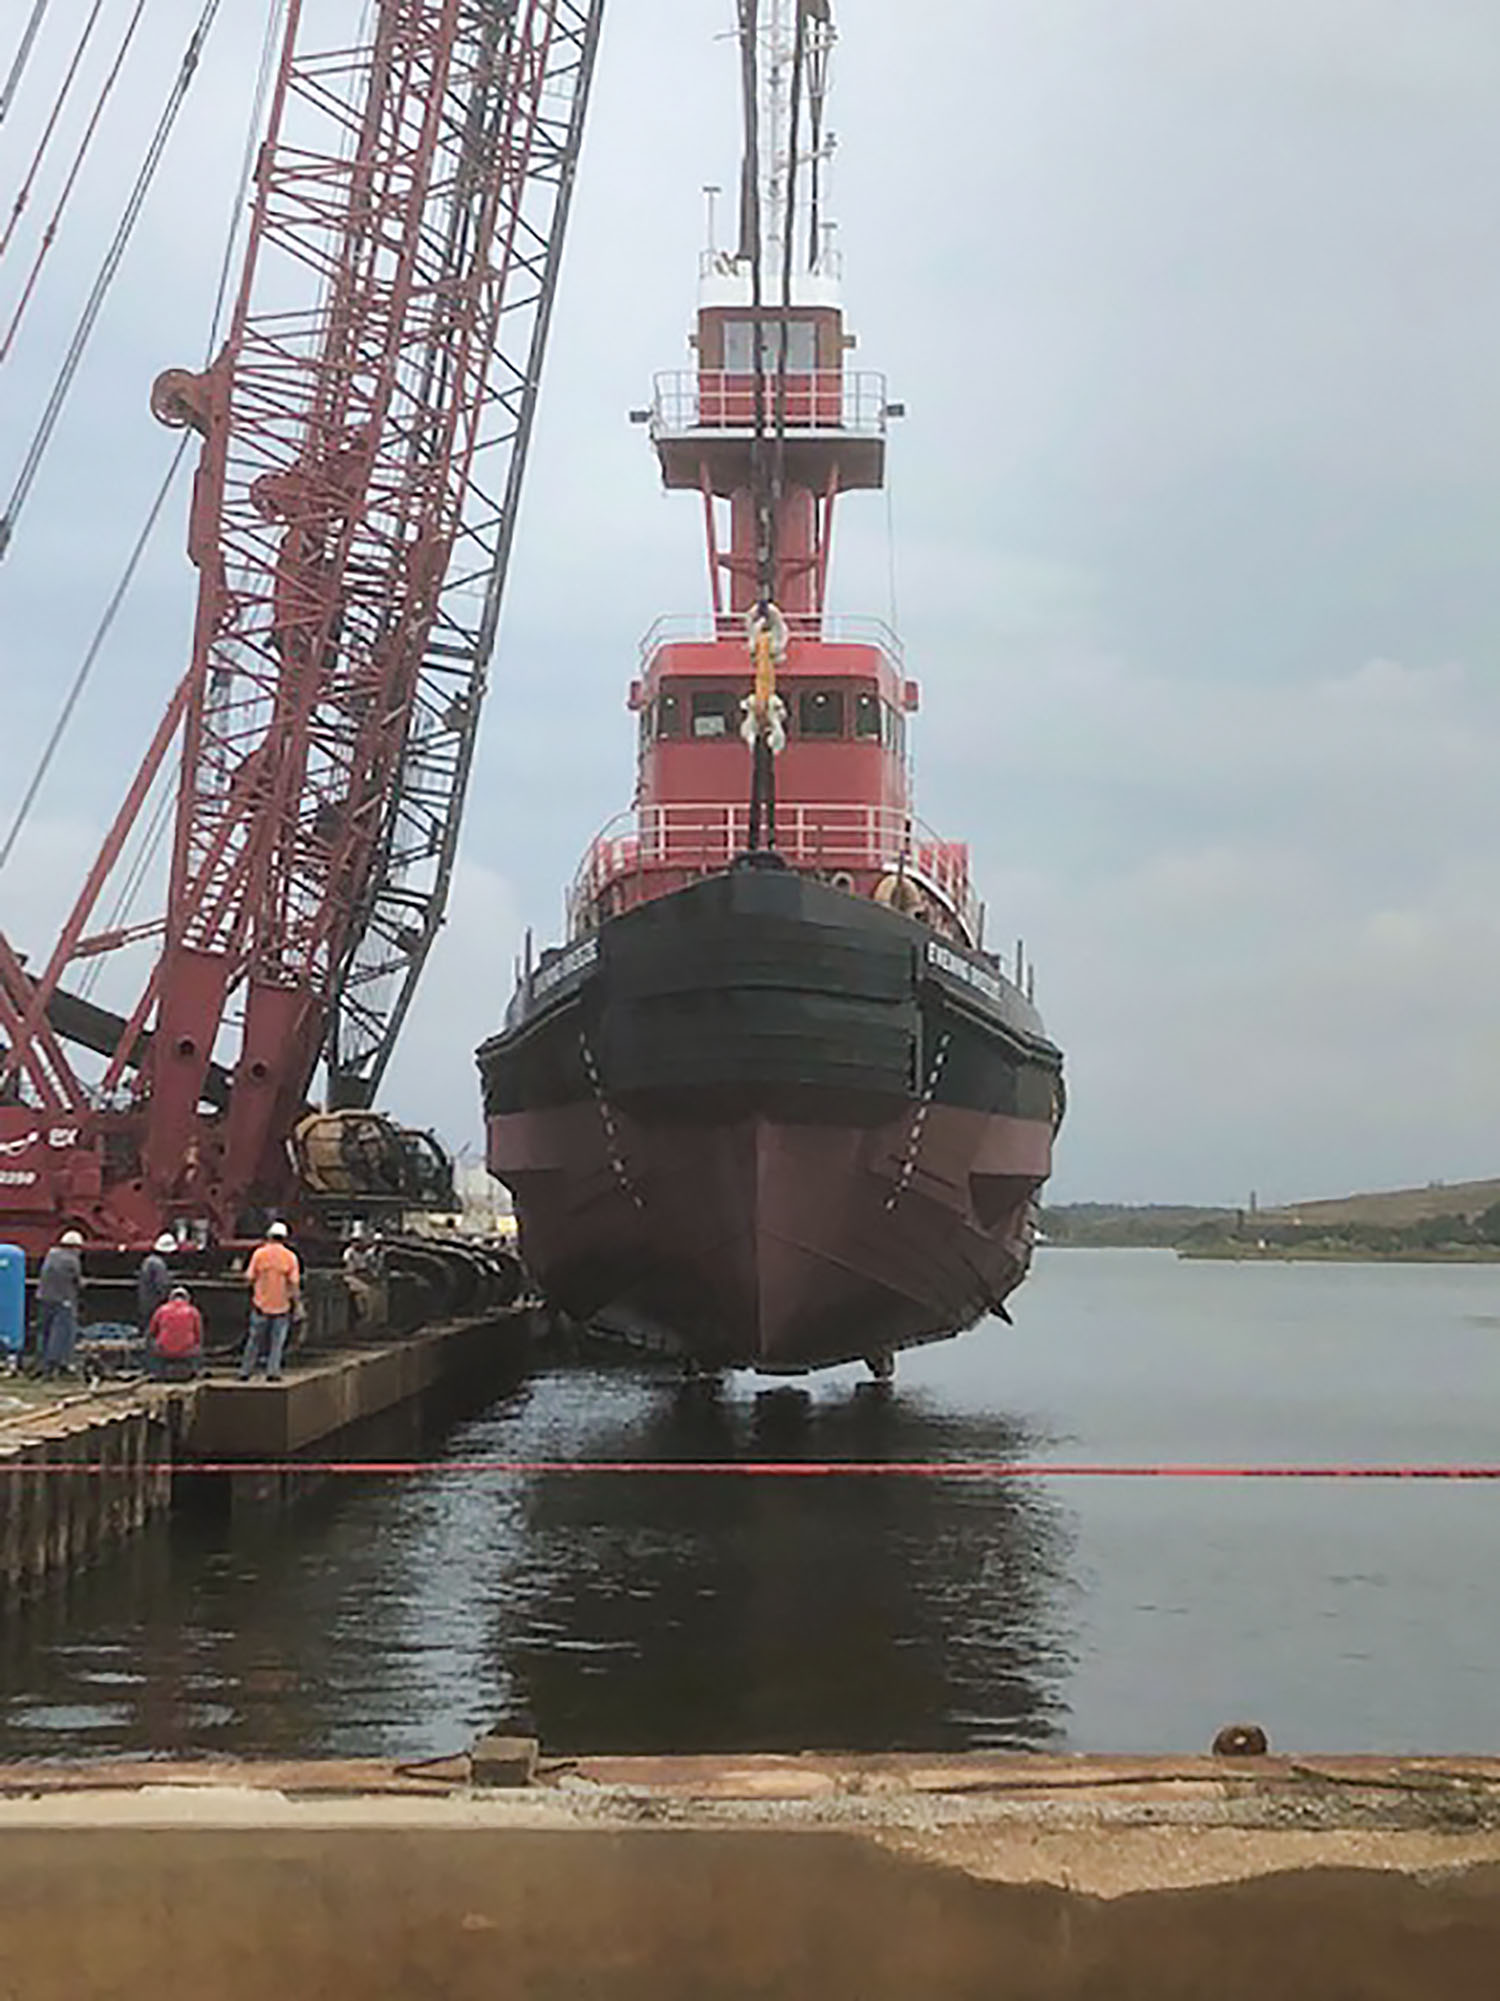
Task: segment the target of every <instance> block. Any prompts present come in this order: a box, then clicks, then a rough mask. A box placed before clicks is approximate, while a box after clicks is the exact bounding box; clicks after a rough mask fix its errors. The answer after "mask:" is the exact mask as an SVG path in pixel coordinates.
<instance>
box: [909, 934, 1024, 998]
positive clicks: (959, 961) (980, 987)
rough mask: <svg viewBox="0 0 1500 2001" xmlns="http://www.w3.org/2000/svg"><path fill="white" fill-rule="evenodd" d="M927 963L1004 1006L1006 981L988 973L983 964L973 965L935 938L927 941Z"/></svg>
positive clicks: (995, 974)
mask: <svg viewBox="0 0 1500 2001" xmlns="http://www.w3.org/2000/svg"><path fill="white" fill-rule="evenodd" d="M927 963H928V965H929V966H932V967H933V968H935V970H936V971H938V972H940V973H946V974H947V975H948V977H949V979H950V980H961V981H962V982H963V984H964V985H965V986H966V987H973V988H974V990H975V992H976V993H981V994H983V995H984V997H985V998H986V1000H992V1001H993V1002H994V1003H995V1005H996V1007H1003V1006H1004V1004H1005V982H1004V981H1003V980H1002V979H1001V978H1000V977H999V975H998V974H997V973H987V972H986V971H985V970H984V968H983V967H982V966H975V965H971V964H970V963H969V961H968V960H967V959H964V958H960V956H959V954H958V953H957V952H950V951H949V950H948V947H947V946H946V945H939V944H938V942H937V940H936V939H935V938H929V939H928V941H927Z"/></svg>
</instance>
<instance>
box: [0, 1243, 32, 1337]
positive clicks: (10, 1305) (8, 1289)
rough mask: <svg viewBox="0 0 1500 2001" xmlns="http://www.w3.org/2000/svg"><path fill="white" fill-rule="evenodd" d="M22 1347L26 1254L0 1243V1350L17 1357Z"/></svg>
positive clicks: (24, 1316)
mask: <svg viewBox="0 0 1500 2001" xmlns="http://www.w3.org/2000/svg"><path fill="white" fill-rule="evenodd" d="M25 1345H26V1253H25V1252H24V1251H23V1250H21V1249H20V1248H19V1247H18V1246H17V1245H15V1244H0V1351H3V1352H4V1353H7V1354H11V1355H19V1354H20V1352H21V1350H22V1348H23V1347H24V1346H25Z"/></svg>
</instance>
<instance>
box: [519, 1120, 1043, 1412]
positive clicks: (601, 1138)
mask: <svg viewBox="0 0 1500 2001" xmlns="http://www.w3.org/2000/svg"><path fill="white" fill-rule="evenodd" d="M914 1117H915V1113H914V1109H913V1107H912V1106H910V1105H906V1106H904V1107H903V1108H902V1111H901V1114H900V1116H898V1117H895V1118H892V1119H891V1120H890V1121H889V1122H887V1123H883V1124H877V1125H874V1126H870V1127H865V1128H860V1127H851V1126H850V1125H848V1124H847V1123H843V1124H838V1125H815V1124H801V1123H792V1122H788V1121H784V1120H774V1119H769V1118H744V1119H740V1120H738V1121H735V1122H733V1123H719V1124H715V1123H705V1124H698V1125H694V1124H688V1123H668V1122H666V1121H662V1122H656V1121H651V1122H646V1121H644V1120H640V1119H633V1118H631V1117H629V1116H628V1115H626V1114H624V1113H622V1112H618V1111H617V1112H615V1113H614V1115H613V1117H612V1119H611V1121H610V1123H609V1125H608V1126H606V1123H605V1121H604V1120H603V1119H602V1118H601V1117H600V1114H599V1112H598V1110H597V1109H596V1107H595V1106H593V1105H592V1104H586V1105H585V1104H574V1105H570V1106H564V1107H558V1108H555V1109H548V1110H541V1111H532V1112H518V1113H510V1114H500V1115H496V1116H494V1117H492V1118H491V1120H490V1126H489V1156H490V1165H491V1168H492V1169H493V1171H494V1172H495V1173H497V1174H499V1175H500V1176H501V1177H502V1178H503V1179H504V1180H505V1181H506V1183H507V1184H508V1185H509V1186H510V1187H511V1189H512V1190H513V1191H514V1193H515V1198H516V1207H517V1211H518V1213H519V1216H520V1219H521V1243H522V1251H523V1254H524V1256H525V1259H526V1262H527V1264H528V1266H529V1268H530V1269H531V1271H532V1272H533V1273H534V1274H535V1276H536V1278H537V1280H538V1281H539V1282H540V1284H541V1285H542V1287H543V1288H544V1290H545V1291H546V1293H547V1296H548V1298H549V1299H550V1300H551V1301H552V1302H553V1303H554V1304H555V1305H557V1306H559V1307H561V1308H562V1309H563V1310H564V1311H566V1312H568V1313H571V1314H572V1315H574V1316H575V1317H577V1318H579V1319H586V1320H594V1321H599V1322H602V1323H604V1324H605V1325H608V1326H612V1327H615V1328H616V1329H618V1330H619V1331H622V1332H634V1333H637V1334H639V1335H641V1336H643V1337H645V1338H649V1339H656V1340H660V1341H662V1342H663V1343H664V1344H665V1345H668V1346H671V1347H673V1348H675V1349H678V1350H680V1351H682V1352H684V1353H686V1354H688V1355H690V1356H691V1357H692V1358H693V1359H694V1360H696V1361H698V1362H701V1363H702V1364H704V1365H705V1366H708V1367H733V1366H749V1367H754V1368H758V1369H762V1370H766V1371H768V1372H772V1373H775V1372H797V1371H801V1370H805V1369H814V1368H821V1367H825V1366H827V1365H829V1364H831V1363H835V1362H843V1361H853V1360H859V1359H862V1358H873V1357H875V1356H878V1355H882V1354H885V1353H888V1352H890V1351H891V1350H894V1349H897V1348H901V1347H906V1346H910V1345H912V1344H913V1343H916V1342H921V1341H926V1340H932V1339H937V1338H941V1337H942V1336H944V1335H947V1334H950V1333H952V1332H953V1331H954V1330H955V1329H956V1328H962V1327H967V1326H969V1325H971V1324H972V1323H973V1322H974V1321H975V1320H977V1319H979V1318H980V1317H981V1316H982V1315H983V1314H985V1313H987V1312H990V1311H992V1310H993V1309H994V1308H995V1307H996V1306H997V1305H999V1304H1000V1303H1001V1302H1002V1301H1003V1300H1004V1299H1005V1297H1006V1295H1007V1294H1008V1293H1010V1292H1011V1291H1012V1290H1013V1289H1014V1288H1015V1287H1016V1286H1017V1285H1019V1284H1020V1282H1021V1280H1022V1279H1023V1278H1024V1277H1025V1275H1026V1270H1027V1266H1028V1265H1029V1263H1030V1257H1031V1235H1032V1215H1033V1208H1032V1204H1033V1200H1034V1197H1035V1194H1036V1191H1037V1189H1038V1188H1039V1187H1040V1185H1041V1183H1042V1181H1043V1180H1044V1179H1045V1177H1046V1174H1047V1170H1048V1167H1049V1165H1050V1155H1051V1131H1050V1128H1049V1127H1048V1126H1046V1125H1044V1124H1041V1123H1038V1122H1036V1121H1032V1120H1025V1119H1017V1118H1007V1117H1003V1116H1000V1115H997V1114H987V1113H981V1112H974V1111H968V1110H964V1109H961V1108H959V1107H955V1106H951V1105H943V1104H934V1105H932V1106H931V1107H930V1108H929V1110H928V1114H927V1116H926V1118H925V1120H924V1122H923V1124H922V1126H921V1128H920V1129H919V1132H918V1135H917V1139H918V1143H917V1145H916V1147H915V1149H914V1148H913V1145H912V1140H913V1122H914Z"/></svg>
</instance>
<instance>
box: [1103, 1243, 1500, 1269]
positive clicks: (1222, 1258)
mask: <svg viewBox="0 0 1500 2001" xmlns="http://www.w3.org/2000/svg"><path fill="white" fill-rule="evenodd" d="M1101 1248H1110V1249H1121V1250H1124V1249H1128V1248H1129V1246H1128V1245H1112V1246H1101ZM1176 1249H1177V1255H1178V1257H1180V1258H1198V1259H1212V1260H1217V1261H1218V1262H1219V1263H1221V1264H1264V1265H1292V1264H1298V1265H1306V1264H1337V1265H1492V1264H1500V1244H1449V1245H1445V1246H1441V1247H1438V1246H1428V1247H1425V1248H1419V1247H1417V1246H1412V1247H1410V1248H1405V1249H1401V1250H1392V1251H1376V1250H1368V1249H1365V1248H1364V1247H1363V1246H1361V1245H1358V1244H1267V1245H1266V1247H1265V1249H1264V1250H1262V1249H1261V1248H1260V1247H1259V1246H1258V1245H1256V1244H1179V1245H1178V1246H1177V1247H1176Z"/></svg>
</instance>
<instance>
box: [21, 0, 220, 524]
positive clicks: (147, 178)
mask: <svg viewBox="0 0 1500 2001" xmlns="http://www.w3.org/2000/svg"><path fill="white" fill-rule="evenodd" d="M220 5H221V0H204V7H203V12H202V13H201V15H200V16H199V19H198V25H197V27H196V28H194V30H193V33H192V36H191V38H190V39H189V41H188V45H187V49H186V52H185V53H184V55H183V58H182V64H181V67H180V68H179V70H178V72H177V77H176V81H175V82H174V83H173V85H172V90H171V93H170V95H169V96H168V98H167V102H166V106H165V109H164V110H163V112H162V115H161V119H160V121H159V123H158V125H157V128H156V131H155V133H154V134H153V135H152V139H151V144H150V146H149V148H148V149H147V152H146V158H145V160H144V161H143V162H142V164H141V170H140V172H139V174H138V175H137V176H136V180H135V185H134V187H133V188H132V189H131V191H130V198H129V200H128V201H127V202H126V204H125V208H124V211H123V213H122V215H121V217H120V221H119V225H118V227H117V228H116V230H115V234H114V238H113V240H112V242H111V243H110V246H109V249H108V251H107V252H106V254H105V258H104V262H103V264H102V265H101V266H100V268H99V275H98V276H97V277H96V278H95V280H94V285H93V289H92V291H91V292H90V293H89V296H88V299H87V301H86V302H85V305H84V308H83V312H82V313H81V315H80V316H79V320H78V325H77V326H76V327H75V328H74V330H73V338H72V340H71V341H70V342H69V344H68V350H67V353H66V354H65V355H64V357H63V362H62V366H61V368H60V369H59V370H58V373H57V379H56V381H55V382H54V383H53V385H52V393H51V395H50V396H49V397H48V399H47V405H46V408H45V409H44V410H43V412H42V418H41V422H40V423H39V424H38V425H37V428H36V432H35V435H34V436H33V438H32V440H31V444H30V446H29V447H28V449H27V453H26V457H25V459H24V460H23V461H22V465H21V470H20V473H19V474H18V475H17V478H16V483H15V487H14V488H13V490H12V492H11V496H10V499H9V501H8V502H7V503H6V507H5V512H4V514H0V559H3V558H4V556H5V553H6V551H7V550H8V549H9V547H10V544H11V539H12V537H13V536H14V534H15V529H16V522H17V519H18V517H19V515H20V512H21V509H22V507H23V506H24V504H25V501H26V497H27V495H28V494H29V493H30V491H31V486H32V482H33V481H34V480H35V478H36V475H37V471H38V469H39V467H40V466H41V463H42V460H43V458H44V457H45V456H46V452H47V447H48V445H49V444H50V443H51V440H52V433H53V432H54V431H55V430H56V428H57V421H58V418H59V417H60V416H61V415H62V410H63V405H64V404H65V403H66V402H67V399H68V392H69V390H70V389H71V388H72V386H73V380H74V377H75V376H76V375H77V373H78V367H79V363H80V362H81V361H82V359H83V354H84V349H85V348H86V347H87V346H88V341H89V336H90V334H91V333H92V332H93V330H94V323H95V321H96V320H97V319H98V317H99V311H100V308H101V307H102V306H103V304H104V300H105V295H106V294H107V293H108V291H109V288H110V285H111V284H112V282H113V280H114V276H115V273H116V272H117V271H118V270H119V268H120V262H121V260H122V258H123V257H124V255H125V250H126V246H127V245H128V244H129V242H130V238H131V236H132V234H133V233H134V230H135V225H136V222H137V220H138V219H139V217H140V212H141V209H142V207H143V206H144V204H145V200H146V196H147V194H148V193H149V191H150V188H151V183H152V181H153V180H154V179H155V177H156V170H157V168H158V167H159V166H160V164H161V157H162V154H163V153H164V152H165V150H166V145H167V140H168V138H169V137H170V136H171V132H172V127H173V126H174V125H175V124H176V122H177V114H178V112H179V111H180V110H181V109H182V102H183V99H184V98H185V97H186V96H187V93H188V89H189V86H190V85H191V83H192V81H193V76H194V73H195V72H196V70H197V68H198V58H199V56H200V55H201V54H202V50H203V43H204V40H205V38H206V37H207V35H208V31H209V29H210V28H211V27H212V26H213V21H214V17H215V15H216V14H217V13H218V11H219V7H220Z"/></svg>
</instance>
